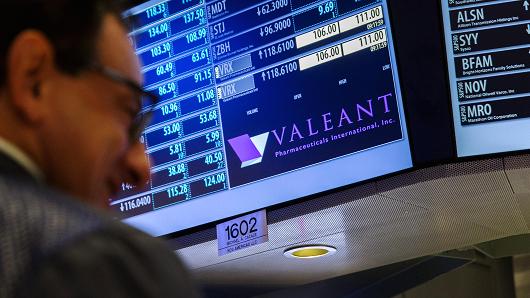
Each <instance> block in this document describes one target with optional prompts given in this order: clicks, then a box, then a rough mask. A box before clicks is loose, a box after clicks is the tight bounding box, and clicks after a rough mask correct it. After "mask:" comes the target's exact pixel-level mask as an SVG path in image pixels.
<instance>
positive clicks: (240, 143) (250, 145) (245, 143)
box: [228, 132, 269, 168]
mask: <svg viewBox="0 0 530 298" xmlns="http://www.w3.org/2000/svg"><path fill="white" fill-rule="evenodd" d="M268 138H269V133H268V132H266V133H263V134H260V135H257V136H254V137H250V136H249V135H248V134H245V135H241V136H239V137H236V138H233V139H230V140H228V143H229V144H230V146H231V147H232V149H233V150H234V152H235V153H236V155H237V157H239V160H240V161H241V168H245V167H248V166H252V165H256V164H259V163H261V161H262V160H263V153H264V152H265V147H266V146H267V140H268Z"/></svg>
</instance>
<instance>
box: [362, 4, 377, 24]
mask: <svg viewBox="0 0 530 298" xmlns="http://www.w3.org/2000/svg"><path fill="white" fill-rule="evenodd" d="M382 16H383V8H382V7H381V6H378V7H375V8H372V9H369V10H367V11H363V12H361V13H360V14H357V15H355V20H356V21H357V24H364V23H365V22H369V21H371V20H373V19H379V18H381V17H382Z"/></svg>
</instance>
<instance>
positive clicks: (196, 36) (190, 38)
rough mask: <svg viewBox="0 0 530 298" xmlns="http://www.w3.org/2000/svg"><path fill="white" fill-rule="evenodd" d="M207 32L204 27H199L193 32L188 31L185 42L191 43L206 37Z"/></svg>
mask: <svg viewBox="0 0 530 298" xmlns="http://www.w3.org/2000/svg"><path fill="white" fill-rule="evenodd" d="M207 32H208V31H207V30H206V28H201V29H199V30H197V31H195V32H192V33H188V34H186V42H187V43H188V44H192V43H194V42H196V41H198V40H201V39H203V38H206V35H207V34H208V33H207Z"/></svg>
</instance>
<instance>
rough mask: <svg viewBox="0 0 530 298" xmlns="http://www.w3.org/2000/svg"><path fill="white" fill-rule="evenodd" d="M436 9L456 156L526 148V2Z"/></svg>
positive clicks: (529, 22) (484, 1) (478, 1)
mask: <svg viewBox="0 0 530 298" xmlns="http://www.w3.org/2000/svg"><path fill="white" fill-rule="evenodd" d="M442 8H443V14H444V23H445V34H446V37H445V38H446V45H447V59H448V66H449V78H450V82H451V94H452V105H453V115H454V123H455V130H456V140H457V149H458V155H459V156H470V155H479V154H488V153H497V152H506V151H514V150H523V149H530V118H529V117H530V84H529V82H530V2H529V1H491V0H474V1H473V0H465V1H464V0H460V1H459V0H443V1H442Z"/></svg>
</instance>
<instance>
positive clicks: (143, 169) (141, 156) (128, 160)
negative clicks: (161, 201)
mask: <svg viewBox="0 0 530 298" xmlns="http://www.w3.org/2000/svg"><path fill="white" fill-rule="evenodd" d="M124 162H125V170H126V171H127V173H126V177H127V181H125V182H127V183H130V184H132V185H136V186H139V187H142V186H143V185H144V184H146V183H147V181H148V179H149V171H150V169H149V163H148V158H147V156H146V154H145V146H144V144H142V143H140V142H136V143H135V144H134V145H132V146H131V147H130V148H129V151H128V152H127V154H126V156H125V161H124Z"/></svg>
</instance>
